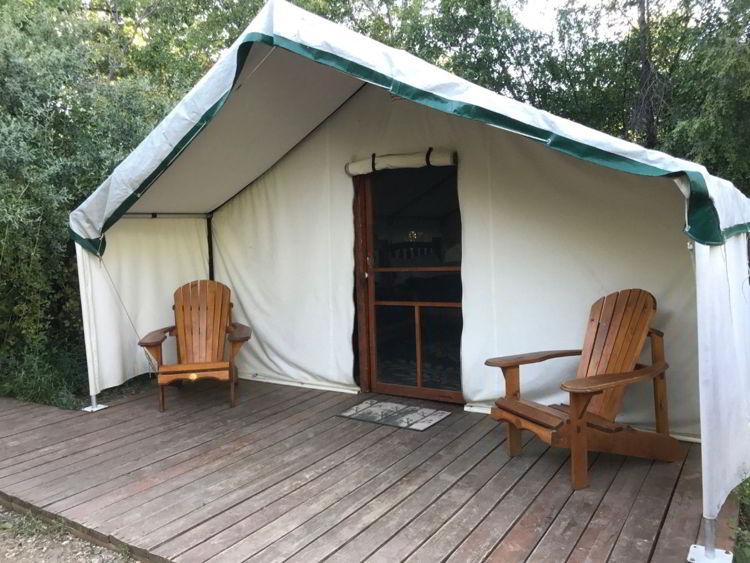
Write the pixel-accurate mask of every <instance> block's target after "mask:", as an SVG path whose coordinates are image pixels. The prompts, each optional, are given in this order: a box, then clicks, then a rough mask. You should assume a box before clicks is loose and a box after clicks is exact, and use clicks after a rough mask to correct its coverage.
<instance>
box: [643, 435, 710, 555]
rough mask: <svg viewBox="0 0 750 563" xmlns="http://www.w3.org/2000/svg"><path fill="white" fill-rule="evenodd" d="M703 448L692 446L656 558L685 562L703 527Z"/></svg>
mask: <svg viewBox="0 0 750 563" xmlns="http://www.w3.org/2000/svg"><path fill="white" fill-rule="evenodd" d="M702 508H703V506H702V501H701V449H700V446H699V445H697V444H693V445H691V446H690V450H689V451H688V455H687V459H686V460H685V465H684V466H683V468H682V472H681V473H680V479H679V481H678V482H677V487H676V488H675V491H674V495H673V497H672V502H671V503H670V505H669V511H668V512H667V516H666V518H665V519H664V525H663V526H662V529H661V532H660V533H659V539H658V541H657V542H656V548H655V549H654V554H653V559H654V560H655V561H659V562H662V561H663V562H664V563H672V562H674V563H683V562H684V561H685V557H686V556H687V552H688V549H690V545H691V544H692V543H694V542H695V538H696V536H697V535H698V530H699V529H700V525H701V516H700V515H701V510H702Z"/></svg>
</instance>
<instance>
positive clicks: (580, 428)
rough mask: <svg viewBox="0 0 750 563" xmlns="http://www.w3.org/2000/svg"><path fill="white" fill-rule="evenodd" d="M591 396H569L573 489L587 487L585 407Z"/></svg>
mask: <svg viewBox="0 0 750 563" xmlns="http://www.w3.org/2000/svg"><path fill="white" fill-rule="evenodd" d="M590 399H591V395H578V394H574V393H571V394H570V481H571V484H572V485H573V488H574V489H585V488H586V487H588V486H589V455H588V439H587V438H588V436H587V435H586V420H585V418H584V416H585V414H586V407H587V406H588V403H589V400H590Z"/></svg>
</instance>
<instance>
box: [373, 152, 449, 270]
mask: <svg viewBox="0 0 750 563" xmlns="http://www.w3.org/2000/svg"><path fill="white" fill-rule="evenodd" d="M373 205H374V216H375V233H374V234H375V265H376V266H378V267H390V268H397V267H415V266H459V265H460V264H461V215H460V213H459V209H458V191H457V189H456V168H455V167H453V166H446V167H435V168H417V169H404V170H383V171H380V172H377V173H376V174H375V179H374V190H373Z"/></svg>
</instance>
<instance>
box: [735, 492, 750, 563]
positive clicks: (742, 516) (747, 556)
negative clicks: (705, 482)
mask: <svg viewBox="0 0 750 563" xmlns="http://www.w3.org/2000/svg"><path fill="white" fill-rule="evenodd" d="M735 494H736V495H737V500H738V502H739V509H740V510H739V521H738V522H737V528H736V529H735V533H734V557H735V560H736V561H737V562H738V563H750V479H747V480H746V481H744V482H743V483H742V484H740V486H739V487H737V489H736V490H735Z"/></svg>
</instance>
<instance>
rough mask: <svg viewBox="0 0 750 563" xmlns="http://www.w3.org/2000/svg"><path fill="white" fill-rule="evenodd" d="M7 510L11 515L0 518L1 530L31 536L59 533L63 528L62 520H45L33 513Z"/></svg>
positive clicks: (15, 534)
mask: <svg viewBox="0 0 750 563" xmlns="http://www.w3.org/2000/svg"><path fill="white" fill-rule="evenodd" d="M6 512H7V513H8V514H9V515H10V516H11V517H9V518H7V519H3V520H0V530H4V531H8V532H10V533H11V534H13V535H14V536H22V537H30V536H39V535H46V534H58V533H60V532H61V531H62V530H63V525H62V523H60V522H57V521H55V522H53V523H49V522H45V521H44V520H41V519H39V518H37V517H36V516H32V515H31V514H20V513H13V512H10V511H9V510H6Z"/></svg>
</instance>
